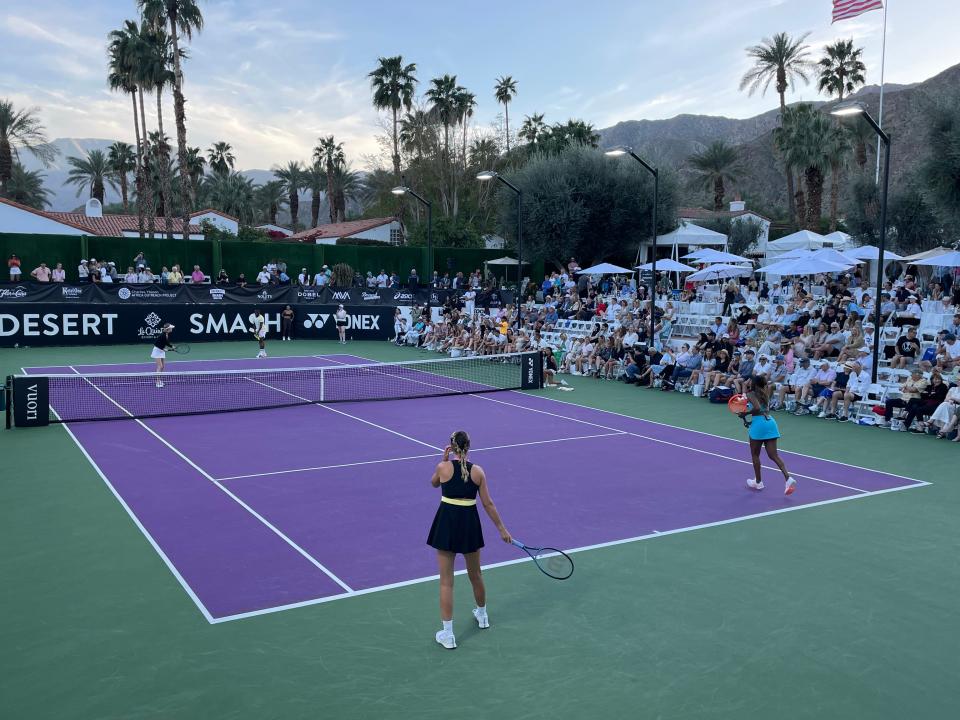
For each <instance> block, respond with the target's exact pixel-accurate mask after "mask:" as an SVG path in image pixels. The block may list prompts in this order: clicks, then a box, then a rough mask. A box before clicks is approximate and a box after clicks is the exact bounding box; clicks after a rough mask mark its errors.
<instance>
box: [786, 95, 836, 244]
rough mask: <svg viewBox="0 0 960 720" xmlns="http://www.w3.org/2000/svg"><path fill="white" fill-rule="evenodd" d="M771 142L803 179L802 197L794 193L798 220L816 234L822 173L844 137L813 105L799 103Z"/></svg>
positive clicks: (828, 165) (800, 193) (833, 159)
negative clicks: (801, 211) (801, 207)
mask: <svg viewBox="0 0 960 720" xmlns="http://www.w3.org/2000/svg"><path fill="white" fill-rule="evenodd" d="M774 141H775V142H776V144H777V147H778V148H779V149H780V151H781V153H782V154H783V157H784V160H785V162H786V163H787V167H788V168H793V169H795V170H799V171H800V172H801V173H802V175H803V179H804V185H805V188H806V196H805V197H804V195H803V193H802V192H801V191H800V190H798V191H797V198H798V203H797V206H798V208H797V209H798V220H799V221H800V223H801V224H802V225H803V226H804V227H806V228H807V229H808V230H813V231H818V230H819V229H820V215H821V209H822V206H823V182H824V173H826V171H827V170H828V169H829V168H830V166H831V164H832V163H834V162H835V161H836V158H837V155H838V153H840V152H841V151H842V150H843V148H844V143H845V142H846V135H845V133H844V132H843V130H842V129H841V128H839V127H837V126H836V125H835V124H833V123H832V122H831V121H830V118H828V117H827V116H826V115H824V114H823V113H821V112H819V111H818V110H816V109H815V108H814V107H813V105H810V104H809V103H800V104H799V105H795V106H793V107H790V108H787V111H786V113H785V114H784V116H783V122H782V123H781V126H780V127H779V128H777V129H776V130H775V131H774ZM801 201H802V202H801ZM801 204H802V205H803V206H804V207H805V213H804V215H803V216H801V215H800V213H799V210H800V206H801Z"/></svg>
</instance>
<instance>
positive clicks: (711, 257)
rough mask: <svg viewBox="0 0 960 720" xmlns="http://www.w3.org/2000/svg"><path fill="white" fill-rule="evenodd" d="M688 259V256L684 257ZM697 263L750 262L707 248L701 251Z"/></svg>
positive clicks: (738, 256) (740, 257)
mask: <svg viewBox="0 0 960 720" xmlns="http://www.w3.org/2000/svg"><path fill="white" fill-rule="evenodd" d="M684 257H686V255H684ZM697 262H702V263H748V262H750V259H749V258H745V257H742V256H741V255H734V254H733V253H728V252H723V251H722V250H714V249H713V248H705V249H704V250H701V251H699V253H698V256H697Z"/></svg>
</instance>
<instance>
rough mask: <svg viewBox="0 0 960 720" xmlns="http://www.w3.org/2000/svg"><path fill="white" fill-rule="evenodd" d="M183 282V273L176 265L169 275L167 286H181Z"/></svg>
mask: <svg viewBox="0 0 960 720" xmlns="http://www.w3.org/2000/svg"><path fill="white" fill-rule="evenodd" d="M182 282H183V273H182V272H180V266H179V265H174V266H173V268H172V269H171V270H170V273H169V274H168V275H167V285H180V284H181V283H182Z"/></svg>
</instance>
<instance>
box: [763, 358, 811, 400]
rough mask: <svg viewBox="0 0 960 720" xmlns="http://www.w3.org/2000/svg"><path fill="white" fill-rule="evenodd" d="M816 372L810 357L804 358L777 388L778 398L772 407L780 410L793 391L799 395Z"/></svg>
mask: <svg viewBox="0 0 960 720" xmlns="http://www.w3.org/2000/svg"><path fill="white" fill-rule="evenodd" d="M815 372H816V370H814V368H813V365H811V364H810V358H806V357H805V358H802V359H801V360H800V364H799V365H798V366H797V369H796V370H794V371H793V374H792V375H791V376H790V377H789V378H787V381H786V382H785V383H783V384H782V385H781V386H780V387H779V388H778V389H777V396H776V400H775V401H774V402H773V403H772V404H771V408H770V409H771V410H779V409H780V408H782V407H783V400H784V397H785V396H786V394H787V393H793V394H794V395H797V396H798V397H799V395H800V392H801V391H802V390H803V388H804V387H805V386H806V385H807V383H809V382H810V381H811V380H812V379H813V376H814V373H815Z"/></svg>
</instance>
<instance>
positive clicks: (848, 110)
mask: <svg viewBox="0 0 960 720" xmlns="http://www.w3.org/2000/svg"><path fill="white" fill-rule="evenodd" d="M830 114H831V115H836V116H838V117H853V116H857V115H859V116H860V117H862V118H863V119H864V120H865V121H866V123H867V125H869V126H870V127H871V128H873V131H874V132H875V133H876V134H877V137H879V138H880V140H881V141H882V142H883V190H882V191H881V194H880V242H879V243H878V245H877V251H878V252H877V291H876V295H877V296H876V297H875V298H874V303H875V312H874V314H873V324H874V326H875V327H874V329H873V367H872V368H871V369H870V382H873V383H876V382H877V369H878V368H877V365H878V363H879V361H880V336H881V334H882V333H881V326H880V319H881V312H880V293H882V292H883V250H884V245H885V244H886V239H887V188H888V187H889V185H890V136H889V135H888V134H887V133H885V132H884V131H883V128H881V127H880V125H879V124H877V121H876V120H874V119H873V117H872V116H871V115H870V113H868V112H867V106H866V105H864V104H863V103H859V102H849V103H840V104H839V105H837V106H836V107H835V108H833V110H831V111H830Z"/></svg>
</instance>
